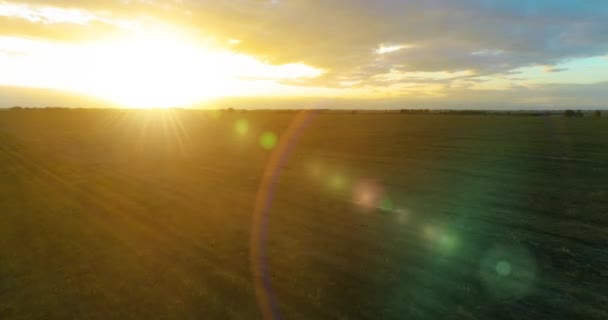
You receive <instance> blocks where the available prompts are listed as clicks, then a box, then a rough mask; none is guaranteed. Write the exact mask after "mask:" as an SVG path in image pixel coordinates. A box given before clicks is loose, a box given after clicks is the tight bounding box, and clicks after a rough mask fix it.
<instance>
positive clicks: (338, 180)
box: [329, 174, 346, 190]
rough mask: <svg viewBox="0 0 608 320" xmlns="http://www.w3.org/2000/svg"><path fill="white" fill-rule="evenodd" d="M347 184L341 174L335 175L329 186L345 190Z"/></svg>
mask: <svg viewBox="0 0 608 320" xmlns="http://www.w3.org/2000/svg"><path fill="white" fill-rule="evenodd" d="M345 184H346V180H345V179H344V177H343V176H341V175H339V174H334V175H332V176H331V178H330V179H329V186H330V187H331V188H332V189H335V190H341V189H342V188H344V185H345Z"/></svg>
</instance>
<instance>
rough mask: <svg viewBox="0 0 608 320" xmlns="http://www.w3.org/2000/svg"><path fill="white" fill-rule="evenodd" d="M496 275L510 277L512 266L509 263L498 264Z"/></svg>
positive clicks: (501, 262)
mask: <svg viewBox="0 0 608 320" xmlns="http://www.w3.org/2000/svg"><path fill="white" fill-rule="evenodd" d="M496 273H498V274H499V275H501V276H503V277H508V276H509V275H510V274H511V264H510V263H508V262H507V261H504V260H502V261H499V262H498V263H497V264H496Z"/></svg>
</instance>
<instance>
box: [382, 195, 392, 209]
mask: <svg viewBox="0 0 608 320" xmlns="http://www.w3.org/2000/svg"><path fill="white" fill-rule="evenodd" d="M394 208H395V206H394V205H393V200H391V198H388V197H386V198H383V199H382V201H380V210H382V211H393V209H394Z"/></svg>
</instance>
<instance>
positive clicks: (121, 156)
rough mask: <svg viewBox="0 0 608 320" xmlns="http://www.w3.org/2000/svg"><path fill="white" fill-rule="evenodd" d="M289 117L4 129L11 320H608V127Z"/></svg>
mask: <svg viewBox="0 0 608 320" xmlns="http://www.w3.org/2000/svg"><path fill="white" fill-rule="evenodd" d="M294 117H296V114H295V113H273V112H238V111H235V112H211V111H206V112H205V111H178V110H174V111H154V112H152V111H127V110H125V111H117V110H97V111H95V110H20V111H1V112H0V214H1V220H0V319H104V320H105V319H259V318H261V317H262V313H261V311H260V306H259V305H258V302H257V300H256V288H255V286H254V282H253V281H252V269H255V268H256V267H257V268H267V270H268V275H269V279H270V282H271V284H272V288H271V291H268V290H265V289H263V288H258V291H257V292H258V293H259V292H263V293H265V294H271V295H273V296H274V297H276V301H277V303H278V311H279V312H280V314H281V317H282V318H283V319H606V318H608V119H605V118H590V117H585V118H580V119H568V118H564V117H561V116H552V117H523V116H518V117H515V116H455V115H454V116H438V115H399V114H346V113H345V114H338V113H321V114H319V115H318V116H316V117H315V118H314V120H312V122H310V124H309V126H308V127H307V128H306V129H305V130H304V131H302V132H301V137H300V139H299V141H298V142H297V144H291V153H290V157H289V158H288V159H287V160H286V162H285V163H283V166H282V167H280V169H279V170H280V171H274V172H275V173H280V176H279V177H278V180H276V186H275V188H274V190H275V193H274V197H273V201H272V203H271V207H269V215H268V224H267V226H266V229H265V230H266V232H263V234H262V236H263V238H264V239H265V240H266V241H264V239H257V238H255V237H253V238H252V236H251V233H252V229H253V228H255V223H254V220H255V219H253V212H254V206H255V202H256V195H257V193H258V191H259V186H260V183H261V181H262V175H263V173H264V170H265V166H266V162H267V161H268V160H269V159H270V158H271V156H272V152H278V151H280V148H279V147H278V146H279V145H280V144H281V141H285V140H282V139H286V138H287V136H286V135H285V130H286V129H287V128H288V126H289V125H290V123H291V121H292V119H294ZM264 133H274V134H275V135H276V136H278V137H279V144H278V145H274V144H273V143H272V141H268V139H266V140H265V141H264V143H263V145H264V146H265V147H266V148H264V147H263V146H262V145H261V143H260V137H261V136H262V135H263V134H264ZM268 136H269V135H267V137H268ZM270 140H272V139H270ZM273 147H274V149H272V148H273ZM267 148H268V149H270V150H267ZM256 239H257V240H256ZM258 241H259V244H260V245H261V246H263V248H264V250H265V252H266V258H267V259H264V257H257V256H255V255H254V256H253V258H251V256H250V249H251V246H252V245H253V244H252V242H258ZM267 289H268V288H267ZM260 290H261V291H260Z"/></svg>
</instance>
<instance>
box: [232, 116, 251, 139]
mask: <svg viewBox="0 0 608 320" xmlns="http://www.w3.org/2000/svg"><path fill="white" fill-rule="evenodd" d="M235 129H236V133H237V134H238V135H240V136H244V135H246V134H247V132H249V122H248V121H247V120H245V119H239V120H237V121H236V124H235Z"/></svg>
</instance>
